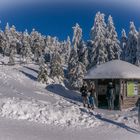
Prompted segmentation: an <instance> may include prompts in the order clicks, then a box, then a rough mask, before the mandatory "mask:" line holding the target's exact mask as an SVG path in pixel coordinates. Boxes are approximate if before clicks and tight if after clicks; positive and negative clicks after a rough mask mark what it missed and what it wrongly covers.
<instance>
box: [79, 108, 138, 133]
mask: <svg viewBox="0 0 140 140" xmlns="http://www.w3.org/2000/svg"><path fill="white" fill-rule="evenodd" d="M80 110H81V111H83V112H86V113H89V112H88V111H87V110H86V109H83V108H80ZM91 115H93V116H94V117H95V118H97V119H99V120H101V121H104V122H107V123H110V124H113V125H116V126H117V127H120V128H123V129H126V130H127V131H129V132H131V133H135V134H139V135H140V131H138V130H137V129H134V128H131V127H129V126H127V125H125V124H124V123H120V122H116V121H113V120H110V119H108V118H105V117H103V116H101V115H100V114H94V113H93V112H92V113H91Z"/></svg>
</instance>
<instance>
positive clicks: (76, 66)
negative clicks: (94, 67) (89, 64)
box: [68, 48, 86, 89]
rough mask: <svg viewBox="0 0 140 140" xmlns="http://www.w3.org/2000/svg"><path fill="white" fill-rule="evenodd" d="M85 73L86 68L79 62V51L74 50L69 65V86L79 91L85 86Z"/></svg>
mask: <svg viewBox="0 0 140 140" xmlns="http://www.w3.org/2000/svg"><path fill="white" fill-rule="evenodd" d="M85 72H86V68H85V66H84V65H83V64H82V63H81V62H79V61H78V54H77V51H76V50H75V49H74V48H72V49H71V53H70V58H69V63H68V80H69V85H70V86H71V87H72V88H74V89H79V88H80V87H81V86H82V84H83V77H84V74H85Z"/></svg>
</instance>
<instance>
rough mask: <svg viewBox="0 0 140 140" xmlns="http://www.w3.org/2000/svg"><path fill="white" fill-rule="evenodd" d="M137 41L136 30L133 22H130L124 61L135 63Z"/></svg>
mask: <svg viewBox="0 0 140 140" xmlns="http://www.w3.org/2000/svg"><path fill="white" fill-rule="evenodd" d="M137 43H138V32H137V30H136V27H135V25H134V22H130V31H129V34H128V49H127V51H126V56H127V57H126V61H128V62H130V63H132V64H135V63H136V52H137Z"/></svg>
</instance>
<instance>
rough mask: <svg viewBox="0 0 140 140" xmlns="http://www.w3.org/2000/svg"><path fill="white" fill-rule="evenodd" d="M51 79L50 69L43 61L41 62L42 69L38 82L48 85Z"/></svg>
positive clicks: (40, 69)
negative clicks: (49, 78)
mask: <svg viewBox="0 0 140 140" xmlns="http://www.w3.org/2000/svg"><path fill="white" fill-rule="evenodd" d="M48 77H49V67H48V65H47V64H45V63H44V61H43V59H42V61H41V62H40V68H39V73H38V77H37V80H38V81H39V82H42V83H47V82H48Z"/></svg>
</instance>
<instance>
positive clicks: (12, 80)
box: [0, 60, 140, 140]
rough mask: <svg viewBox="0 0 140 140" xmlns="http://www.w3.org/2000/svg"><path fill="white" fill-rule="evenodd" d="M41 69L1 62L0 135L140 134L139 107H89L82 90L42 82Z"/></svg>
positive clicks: (74, 136)
mask: <svg viewBox="0 0 140 140" xmlns="http://www.w3.org/2000/svg"><path fill="white" fill-rule="evenodd" d="M4 61H5V60H4ZM37 72H38V66H36V65H34V64H28V65H18V64H17V65H15V66H7V65H0V124H1V125H0V139H2V140H3V139H13V140H16V139H19V137H20V135H21V137H22V138H20V139H23V140H24V139H26V140H27V139H34V140H37V139H41V140H43V139H44V140H45V139H46V137H48V140H51V139H52V140H54V139H65V137H67V136H68V138H67V139H69V140H70V139H71V140H73V139H76V140H81V139H86V138H88V139H89V140H90V139H93V138H95V139H96V140H101V139H102V138H104V139H108V140H112V139H113V140H114V137H115V140H125V139H127V140H129V139H130V140H131V139H132V138H134V139H135V140H138V139H139V138H140V134H139V128H138V120H137V115H138V114H137V109H130V110H125V111H123V112H120V111H107V110H101V109H95V111H89V110H88V109H85V108H83V107H82V103H81V97H80V94H79V93H78V92H76V91H71V90H68V89H67V88H66V87H64V86H62V85H59V84H52V85H48V86H46V85H44V84H41V83H38V82H37V81H36V77H37ZM10 123H11V124H10ZM12 127H13V129H12V130H11V129H10V128H12ZM31 128H33V130H31ZM26 130H28V132H27V131H26ZM23 131H25V135H26V136H24V133H23ZM57 136H58V137H57Z"/></svg>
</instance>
